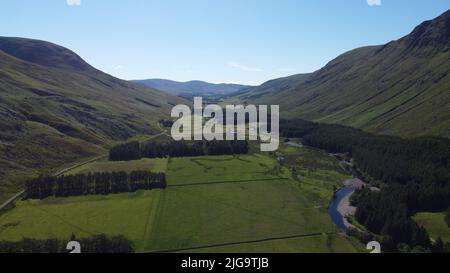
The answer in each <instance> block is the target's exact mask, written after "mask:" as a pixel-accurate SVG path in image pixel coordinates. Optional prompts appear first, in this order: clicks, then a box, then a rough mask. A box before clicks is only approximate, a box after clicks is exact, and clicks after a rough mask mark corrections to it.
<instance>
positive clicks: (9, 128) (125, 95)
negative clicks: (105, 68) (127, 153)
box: [0, 37, 185, 200]
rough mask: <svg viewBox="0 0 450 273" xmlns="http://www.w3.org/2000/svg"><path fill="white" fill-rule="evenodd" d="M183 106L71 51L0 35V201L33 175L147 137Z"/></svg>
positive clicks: (179, 101)
mask: <svg viewBox="0 0 450 273" xmlns="http://www.w3.org/2000/svg"><path fill="white" fill-rule="evenodd" d="M181 102H184V103H185V101H183V100H182V99H181V98H178V97H175V96H172V95H169V94H165V93H163V92H160V91H156V90H153V89H150V88H146V87H143V86H141V85H138V84H133V83H129V82H127V81H123V80H119V79H116V78H114V77H112V76H110V75H107V74H105V73H103V72H101V71H99V70H96V69H95V68H93V67H92V66H90V65H89V64H87V63H86V62H85V61H83V60H82V59H81V58H80V57H79V56H77V55H76V54H75V53H73V52H72V51H70V50H68V49H65V48H62V47H60V46H57V45H54V44H51V43H47V42H43V41H37V40H29V39H22V38H3V37H0V165H1V166H2V167H1V168H0V181H1V182H0V200H1V199H2V196H1V193H5V192H6V191H13V190H15V187H16V185H19V184H17V183H16V182H17V181H21V180H23V177H22V176H23V175H24V174H26V175H30V174H33V171H34V170H37V169H41V170H42V169H43V168H44V169H45V168H49V167H55V166H58V165H59V164H61V163H64V162H70V161H74V160H76V159H79V158H81V157H88V156H92V155H95V154H99V153H103V152H104V151H105V148H106V147H108V146H109V145H111V144H112V143H113V142H114V141H118V140H124V139H126V138H129V137H132V136H134V135H137V134H154V133H157V132H159V131H160V130H159V129H158V127H157V121H158V119H160V118H164V117H167V116H168V115H169V114H170V109H171V107H172V105H175V104H177V103H181Z"/></svg>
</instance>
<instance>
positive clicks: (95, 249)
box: [0, 234, 134, 253]
mask: <svg viewBox="0 0 450 273" xmlns="http://www.w3.org/2000/svg"><path fill="white" fill-rule="evenodd" d="M69 241H77V242H79V243H80V246H81V253H134V248H133V243H132V242H131V241H130V240H128V239H127V238H125V237H124V236H122V235H118V236H114V237H108V236H106V235H105V234H100V235H95V236H92V237H89V238H81V239H76V238H75V236H73V235H72V237H71V238H70V240H61V239H56V238H54V239H46V240H36V239H28V238H24V239H22V240H21V241H18V242H7V241H0V253H69V252H70V251H71V250H67V249H66V247H67V243H68V242H69Z"/></svg>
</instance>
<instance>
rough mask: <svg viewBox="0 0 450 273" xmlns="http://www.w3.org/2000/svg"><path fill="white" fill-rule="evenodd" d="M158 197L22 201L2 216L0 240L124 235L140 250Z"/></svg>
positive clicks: (141, 194)
mask: <svg viewBox="0 0 450 273" xmlns="http://www.w3.org/2000/svg"><path fill="white" fill-rule="evenodd" d="M158 194H160V191H159V190H155V191H140V192H137V193H130V194H128V193H126V194H116V195H109V196H83V197H68V198H49V199H45V200H28V201H20V202H17V204H16V208H14V209H13V210H12V211H10V212H7V213H4V214H2V215H0V240H9V241H18V240H21V239H22V238H23V237H28V238H36V239H45V238H64V239H65V238H69V237H70V236H71V234H75V235H76V236H77V237H78V238H82V237H87V236H90V235H93V234H100V233H105V234H108V235H120V234H123V235H125V236H126V237H128V238H129V239H130V240H132V241H133V242H134V243H135V245H136V246H137V247H138V248H140V246H139V243H140V242H142V240H143V238H144V235H145V232H146V230H145V227H146V221H147V220H148V211H149V209H150V210H151V208H152V206H153V205H154V203H153V201H154V199H155V198H156V197H157V196H158Z"/></svg>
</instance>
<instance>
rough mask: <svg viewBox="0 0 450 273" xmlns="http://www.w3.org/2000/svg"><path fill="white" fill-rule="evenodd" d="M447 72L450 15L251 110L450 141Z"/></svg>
mask: <svg viewBox="0 0 450 273" xmlns="http://www.w3.org/2000/svg"><path fill="white" fill-rule="evenodd" d="M449 71H450V11H447V12H446V13H444V14H442V15H441V16H439V17H438V18H436V19H434V20H432V21H426V22H424V23H422V24H420V25H419V26H418V27H416V28H415V29H414V31H413V32H412V33H411V34H409V35H407V36H405V37H404V38H401V39H399V40H396V41H392V42H390V43H388V44H386V45H383V46H370V47H363V48H359V49H355V50H352V51H349V52H347V53H345V54H343V55H341V56H339V57H337V58H336V59H334V60H333V61H331V62H330V63H328V64H327V65H326V66H325V67H324V68H322V69H320V70H318V71H316V72H314V73H312V74H310V75H309V76H307V77H306V78H305V77H300V76H298V77H299V79H297V80H296V82H294V83H290V84H288V85H287V87H284V86H286V84H285V83H283V81H281V84H278V85H277V84H275V85H274V86H272V87H271V88H268V90H266V91H265V93H264V94H263V95H262V96H259V97H257V98H255V99H254V100H251V102H255V103H265V104H280V110H281V111H282V115H284V116H285V117H301V118H305V119H309V120H314V121H320V122H327V123H341V124H345V125H350V126H354V127H358V128H363V129H365V130H368V131H371V132H376V133H382V134H394V135H400V136H405V137H410V136H420V135H437V136H445V137H450V75H449ZM294 77H296V76H294ZM263 86H264V85H263ZM258 89H261V87H258V88H255V89H253V90H250V91H248V93H249V94H252V93H254V94H258ZM250 98H251V97H249V99H250Z"/></svg>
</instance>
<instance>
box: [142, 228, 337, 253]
mask: <svg viewBox="0 0 450 273" xmlns="http://www.w3.org/2000/svg"><path fill="white" fill-rule="evenodd" d="M336 234H337V233H336V232H315V233H307V234H297V235H288V236H280V237H268V238H263V239H256V240H249V241H238V242H230V243H218V244H210V245H203V246H193V247H186V248H176V249H165V250H152V251H139V252H138V253H167V252H179V251H190V250H199V249H208V248H214V247H223V246H232V245H242V244H253V243H264V242H270V241H277V240H286V239H296V238H304V237H314V236H323V235H336Z"/></svg>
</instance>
